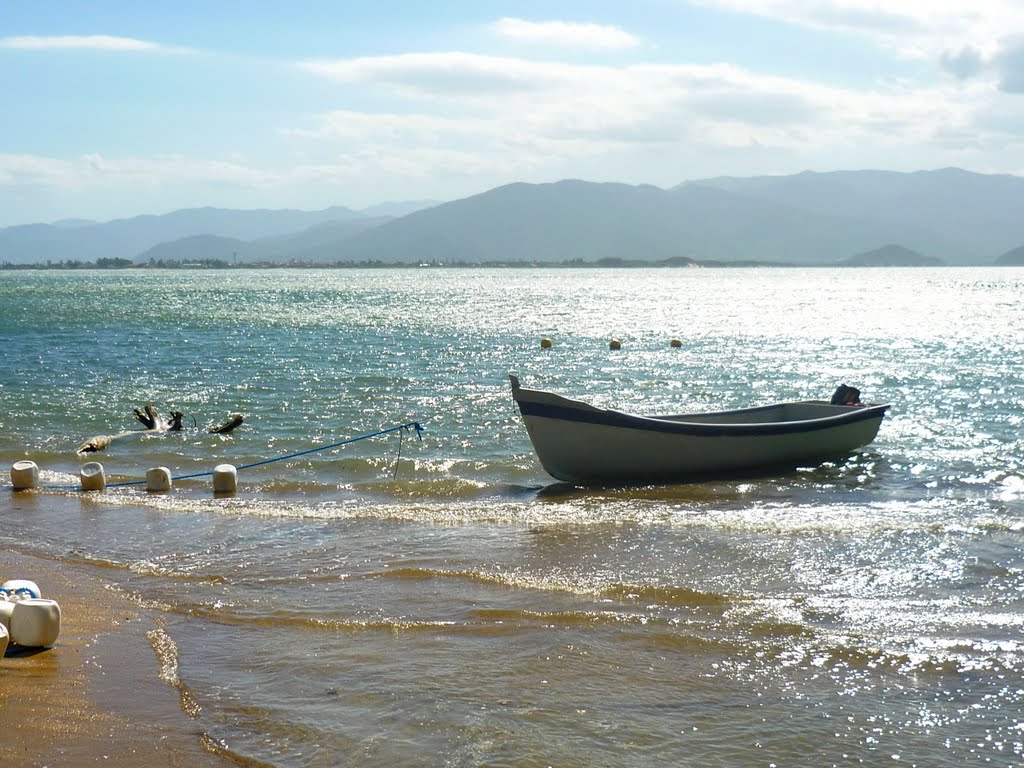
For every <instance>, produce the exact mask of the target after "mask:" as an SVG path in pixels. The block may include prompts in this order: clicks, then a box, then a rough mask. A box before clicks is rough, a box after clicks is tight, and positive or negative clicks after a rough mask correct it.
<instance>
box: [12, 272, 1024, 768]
mask: <svg viewBox="0 0 1024 768" xmlns="http://www.w3.org/2000/svg"><path fill="white" fill-rule="evenodd" d="M1022 296H1024V272H1022V271H1020V270H1013V269H1005V270H995V269H977V268H975V269H958V268H946V269H934V270H931V269H917V270H884V269H863V270H854V269H843V270H828V269H743V270H697V269H693V270H688V269H674V270H669V269H663V270H657V269H654V270H579V271H575V270H527V269H522V270H435V269H422V270H381V271H358V270H338V271H288V270H275V271H238V272H235V271H225V272H136V271H133V272H116V273H115V272H81V273H70V272H0V341H2V342H3V347H4V365H3V366H2V368H0V459H2V460H3V461H4V462H5V463H6V464H7V465H8V466H9V464H10V463H12V462H13V461H16V460H18V459H21V458H31V459H33V460H34V461H36V462H37V463H38V464H39V465H40V467H41V468H42V470H43V481H44V483H46V484H47V485H49V486H60V485H66V484H67V485H75V484H76V483H77V472H78V468H79V466H80V464H81V462H82V461H84V460H85V459H79V458H77V457H76V456H75V454H74V450H75V448H76V447H77V446H78V444H79V443H80V442H82V441H83V440H84V439H86V438H88V437H90V436H92V435H95V434H104V433H114V432H119V431H122V430H128V429H133V428H134V426H136V425H134V424H133V418H132V416H131V409H132V408H133V407H135V406H139V405H141V404H142V403H144V402H147V401H152V402H154V403H155V404H157V405H158V407H159V408H160V409H161V411H162V412H165V413H166V412H167V411H169V410H170V409H171V408H177V409H179V410H181V411H183V412H185V413H186V424H187V425H188V426H189V427H190V428H189V429H188V430H186V432H184V433H181V434H169V435H163V436H158V437H143V438H138V439H136V438H132V439H129V440H126V441H121V442H115V443H114V445H112V446H111V448H109V449H108V450H107V451H106V452H104V453H102V454H99V455H98V458H99V459H100V460H101V461H102V462H103V464H104V467H105V468H106V470H107V473H108V475H111V476H112V479H114V480H121V481H131V480H137V479H139V478H141V477H142V476H143V475H144V473H145V470H146V469H147V468H148V467H151V466H157V465H164V466H168V467H170V468H171V469H172V472H173V473H174V474H175V475H178V476H180V475H185V474H192V473H201V472H206V471H209V470H210V469H212V467H213V465H215V464H217V463H221V462H222V461H228V462H231V463H233V464H236V465H242V464H247V463H252V462H256V461H261V460H264V459H268V458H274V457H279V456H285V455H288V454H291V453H296V452H299V451H304V450H307V449H310V448H312V447H315V446H318V445H324V444H330V443H335V442H339V441H343V440H347V439H350V438H353V437H358V436H361V435H365V434H370V433H374V432H377V431H379V430H381V429H385V428H388V427H391V426H394V425H398V424H402V423H406V422H409V421H414V420H415V421H419V422H420V423H421V424H422V425H423V426H424V428H425V432H424V433H423V435H422V440H418V439H417V437H416V435H415V434H414V433H413V432H408V433H406V432H400V433H398V432H396V433H391V434H388V435H384V436H380V437H376V438H372V439H368V440H364V441H360V442H357V443H352V444H349V445H345V446H342V447H339V448H336V449H333V450H330V451H325V452H321V453H314V454H309V455H306V456H303V457H300V458H298V459H294V460H291V461H284V462H275V463H271V464H267V465H264V466H261V467H256V468H253V469H250V470H244V471H242V472H240V473H239V483H240V489H239V492H238V493H237V494H236V495H235V496H233V497H230V498H219V497H218V498H214V497H213V495H212V494H211V493H210V490H209V479H208V478H196V479H193V480H184V481H180V482H178V483H177V484H176V487H175V489H174V490H173V491H172V492H171V493H170V494H167V495H150V494H146V493H145V492H144V491H142V490H141V489H140V487H139V486H128V487H122V488H116V489H111V490H108V491H107V492H106V493H105V494H102V495H96V494H90V495H82V494H80V493H78V492H77V491H75V490H73V489H60V488H49V489H47V490H44V491H41V492H39V493H33V494H21V493H19V494H13V493H10V492H9V491H8V494H7V496H6V498H3V499H2V500H0V504H2V505H4V507H6V509H5V511H4V517H5V519H6V520H7V521H8V527H7V531H8V535H7V537H6V538H7V546H8V547H10V548H12V549H15V550H17V551H22V552H28V553H33V554H41V555H44V556H46V557H51V558H53V559H55V560H57V561H70V562H79V563H87V564H91V565H93V566H95V567H96V568H97V569H100V570H101V571H102V572H103V573H104V574H105V578H107V579H108V580H109V581H110V583H111V584H112V585H115V586H116V587H117V588H119V589H122V590H125V591H127V592H129V593H130V594H134V595H137V596H138V599H139V600H140V601H142V602H143V603H144V604H145V605H147V606H150V607H151V608H152V609H153V610H156V611H158V612H160V613H161V614H163V616H164V617H165V621H164V628H163V631H164V632H165V633H166V636H167V638H169V639H170V640H171V641H173V642H172V643H158V646H160V647H161V648H163V649H164V650H163V652H162V653H163V656H162V660H163V661H164V667H163V669H164V670H165V672H166V670H168V669H171V670H173V675H174V676H175V677H176V679H177V680H178V681H179V682H180V685H181V687H182V690H183V691H185V693H186V695H184V696H183V702H188V701H192V702H194V706H195V708H196V712H197V713H198V717H197V723H198V724H199V726H200V728H201V729H202V730H203V732H205V733H206V734H208V736H209V737H210V738H211V739H213V740H214V741H215V742H217V743H219V744H221V745H222V747H223V748H224V749H226V750H227V751H228V752H230V753H231V754H233V755H235V756H237V757H238V758H240V759H248V760H253V761H261V762H264V763H270V764H274V765H287V766H291V765H295V766H307V765H336V764H351V765H484V764H486V765H493V766H497V765H516V766H522V765H527V766H528V765H538V766H541V765H563V766H564V765H588V766H603V765H607V766H622V765H637V766H641V765H643V766H647V765H662V764H677V765H702V766H706V765H710V766H714V765H721V766H736V765H765V766H767V765H770V764H772V763H775V764H777V765H793V764H806V765H831V764H836V765H847V764H851V765H852V764H870V765H876V764H880V763H883V762H884V763H891V762H894V761H897V760H898V761H899V763H900V764H909V765H921V766H943V765H949V766H952V765H964V764H973V763H978V764H987V765H1017V764H1020V763H1021V761H1022V760H1024V716H1022V715H1021V712H1022V711H1024V630H1022V626H1024V438H1022V429H1021V424H1022V418H1024V409H1022V406H1024V374H1022V369H1021V364H1020V361H1021V359H1022V357H1024V306H1022V302H1021V297H1022ZM542 337H549V338H551V339H552V341H553V346H552V349H550V350H541V349H540V345H539V342H540V339H541V338H542ZM612 337H616V338H619V339H621V340H622V347H623V348H622V350H621V351H620V352H610V351H609V349H608V340H609V339H610V338H612ZM671 337H678V338H680V339H682V341H683V346H682V348H681V349H672V348H670V347H669V345H668V340H669V339H670V338H671ZM510 372H512V373H517V374H518V375H519V376H520V378H521V379H522V380H523V384H524V385H525V386H537V387H541V388H545V389H551V390H554V391H557V392H559V393H562V394H566V395H569V396H577V397H581V398H584V399H587V400H589V401H591V402H594V403H595V404H598V405H604V406H614V407H617V408H620V409H623V410H635V411H638V412H646V413H656V412H676V413H678V412H686V411H700V410H714V409H719V408H733V407H742V406H747V405H756V404H764V403H767V402H772V401H775V400H787V399H812V398H822V397H825V398H827V397H828V396H829V395H830V394H831V392H832V390H833V389H834V388H835V386H837V385H838V384H839V383H841V382H845V383H847V384H851V385H855V386H858V387H859V388H860V389H861V390H862V392H863V395H864V397H865V399H869V400H873V401H885V402H890V403H892V409H891V410H890V412H889V415H888V416H887V418H886V420H885V421H884V422H883V424H882V428H881V431H880V433H879V437H878V439H877V440H876V441H875V442H874V443H873V444H872V445H871V446H868V447H867V448H865V449H862V450H861V451H859V452H857V453H856V454H855V455H853V456H851V457H849V458H848V459H846V460H844V461H840V462H830V463H827V464H825V465H823V466H819V467H806V468H801V469H799V470H797V471H793V472H790V473H787V474H784V475H782V476H776V477H760V478H758V477H753V478H742V479H735V480H716V481H714V482H707V483H695V484H688V485H676V486H652V487H643V488H632V489H596V490H581V489H573V488H567V487H565V486H562V485H559V484H555V483H554V481H553V480H552V479H551V478H549V477H547V476H546V475H545V474H544V472H543V470H542V469H541V468H540V466H539V465H538V463H537V462H536V460H535V458H534V456H533V453H532V450H531V448H530V445H529V440H528V438H527V436H526V432H525V430H524V429H523V427H522V424H521V421H520V420H519V418H518V416H517V414H516V412H515V409H514V406H513V404H512V401H511V398H510V395H509V390H508V381H507V376H508V374H509V373H510ZM232 412H241V413H244V414H245V415H246V419H247V421H246V424H245V425H244V426H243V427H242V428H240V429H239V430H237V431H236V432H234V433H233V434H231V435H229V436H214V435H208V434H206V432H205V428H206V427H207V426H209V425H212V424H215V423H219V422H221V421H223V420H225V419H226V418H227V415H228V414H229V413H232ZM193 419H194V420H193ZM193 425H194V428H193ZM399 441H401V443H399ZM89 458H96V457H89ZM168 649H170V650H168ZM159 669H160V668H159V667H156V666H155V667H154V674H157V673H158V671H159ZM185 706H188V705H187V704H185Z"/></svg>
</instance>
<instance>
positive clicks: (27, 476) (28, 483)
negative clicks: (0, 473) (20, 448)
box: [11, 461, 39, 491]
mask: <svg viewBox="0 0 1024 768" xmlns="http://www.w3.org/2000/svg"><path fill="white" fill-rule="evenodd" d="M11 485H12V486H13V488H14V490H16V491H30V490H32V489H33V488H38V487H39V467H38V466H37V465H36V463H35V462H34V461H16V462H14V464H12V465H11Z"/></svg>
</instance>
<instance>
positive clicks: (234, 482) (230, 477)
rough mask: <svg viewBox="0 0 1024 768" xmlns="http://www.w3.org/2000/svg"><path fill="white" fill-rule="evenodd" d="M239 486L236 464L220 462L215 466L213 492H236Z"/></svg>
mask: <svg viewBox="0 0 1024 768" xmlns="http://www.w3.org/2000/svg"><path fill="white" fill-rule="evenodd" d="M237 488H238V470H237V469H235V466H234V464H218V465H217V466H216V467H214V468H213V492H214V493H234V492H235V490H236V489H237Z"/></svg>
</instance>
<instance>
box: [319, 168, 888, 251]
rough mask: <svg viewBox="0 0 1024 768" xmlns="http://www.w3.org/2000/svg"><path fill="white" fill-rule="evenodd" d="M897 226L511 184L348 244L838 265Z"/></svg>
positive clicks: (740, 204)
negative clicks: (844, 258)
mask: <svg viewBox="0 0 1024 768" xmlns="http://www.w3.org/2000/svg"><path fill="white" fill-rule="evenodd" d="M899 234H901V230H900V229H899V228H898V227H896V226H892V225H890V224H888V223H881V224H876V223H874V222H871V221H868V220H863V219H859V218H854V217H849V216H847V217H839V216H835V215H829V214H824V213H819V214H810V213H808V212H807V211H806V210H804V209H801V208H799V207H797V206H794V205H790V204H788V203H784V202H783V203H780V202H776V201H773V200H768V199H759V198H757V197H753V196H749V195H743V194H737V193H733V192H730V191H728V190H724V189H720V188H716V187H714V186H704V185H700V184H687V185H685V186H683V187H680V188H677V189H674V190H664V189H660V188H658V187H653V186H630V185H626V184H612V183H607V184H594V183H589V182H584V181H561V182H556V183H552V184H523V183H517V184H510V185H507V186H504V187H498V188H497V189H493V190H490V191H488V192H484V193H482V194H479V195H474V196H473V197H468V198H465V199H463V200H456V201H453V202H450V203H445V204H443V205H439V206H437V207H435V208H431V209H429V210H425V211H419V212H417V213H413V214H410V215H409V216H404V217H402V218H399V219H396V220H394V221H391V222H388V223H387V224H383V225H381V226H379V227H375V228H373V229H371V230H368V231H366V232H363V233H361V234H359V235H356V236H355V237H352V238H350V239H348V240H347V241H345V242H342V243H339V244H338V247H337V252H338V253H339V255H340V258H343V259H345V260H354V261H361V260H380V261H384V262H395V261H414V260H417V259H421V260H425V261H467V262H476V261H481V262H486V261H506V262H507V261H565V260H570V259H583V260H585V261H599V260H601V259H610V258H622V259H631V260H635V259H643V260H649V261H659V260H664V259H668V258H673V257H677V256H687V257H690V258H694V259H698V260H705V259H716V260H723V261H739V260H746V261H750V260H758V261H796V262H806V263H824V262H834V261H835V260H836V259H837V258H838V257H839V256H841V255H843V254H848V253H850V252H851V251H863V250H865V249H868V248H871V247H875V246H877V245H878V244H879V243H880V242H888V241H891V240H893V239H895V238H896V236H897V235H899Z"/></svg>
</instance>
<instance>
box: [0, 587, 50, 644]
mask: <svg viewBox="0 0 1024 768" xmlns="http://www.w3.org/2000/svg"><path fill="white" fill-rule="evenodd" d="M10 633H11V642H12V643H14V644H15V645H21V646H24V647H25V648H42V647H44V646H47V645H53V644H54V643H55V642H57V637H58V635H60V606H59V605H58V604H57V601H56V600H45V599H43V598H37V597H26V598H25V599H24V600H19V601H18V602H16V603H15V604H14V611H13V612H12V613H11V628H10Z"/></svg>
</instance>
